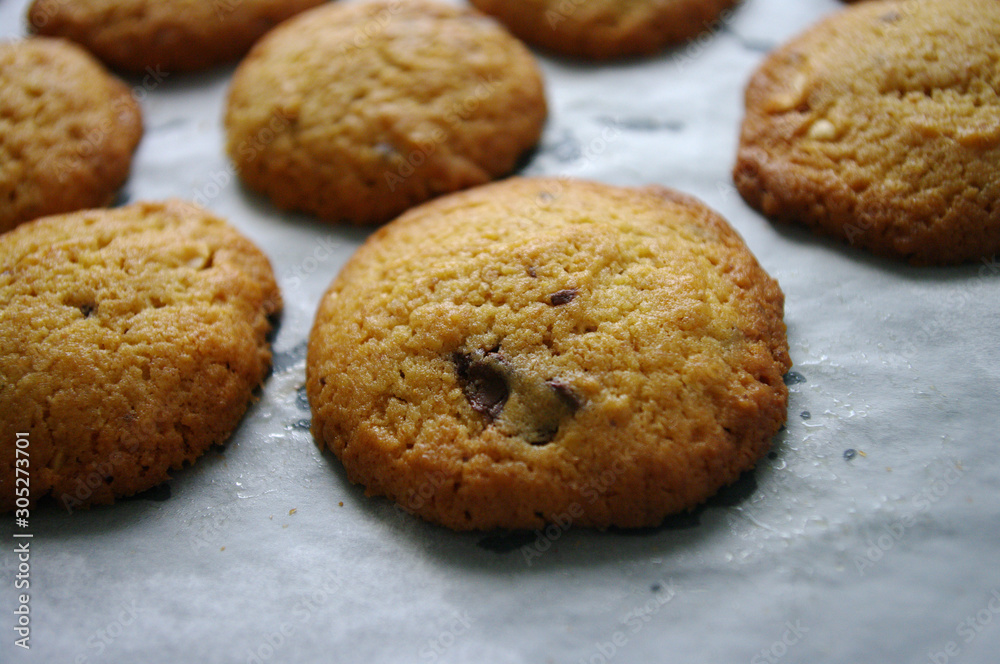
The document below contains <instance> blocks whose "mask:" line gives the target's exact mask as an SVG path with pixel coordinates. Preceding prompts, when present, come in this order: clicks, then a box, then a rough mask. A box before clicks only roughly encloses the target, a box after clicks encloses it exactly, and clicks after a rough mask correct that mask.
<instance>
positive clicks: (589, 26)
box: [471, 0, 737, 60]
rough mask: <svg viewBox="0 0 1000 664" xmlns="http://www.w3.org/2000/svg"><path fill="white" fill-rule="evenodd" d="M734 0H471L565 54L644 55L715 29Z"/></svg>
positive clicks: (538, 42)
mask: <svg viewBox="0 0 1000 664" xmlns="http://www.w3.org/2000/svg"><path fill="white" fill-rule="evenodd" d="M736 2H737V0H471V3H472V5H473V6H475V7H477V8H478V9H480V10H481V11H484V12H486V13H488V14H491V15H493V16H496V17H497V18H498V19H500V20H501V21H503V22H504V24H505V25H507V27H509V28H510V30H511V32H513V33H514V34H515V35H517V36H518V37H520V38H521V39H523V40H524V41H526V42H528V43H529V44H534V45H537V46H541V47H543V48H546V49H548V50H550V51H553V52H555V53H559V54H562V55H568V56H571V57H579V58H591V59H594V60H603V59H610V58H622V57H628V56H640V55H650V54H653V53H656V52H657V51H660V50H662V49H664V48H666V47H667V46H669V45H670V44H678V43H681V42H684V41H687V40H688V39H692V38H694V37H696V36H698V35H700V34H708V33H710V32H712V31H714V30H716V29H717V28H718V26H719V22H720V21H722V22H724V20H725V19H724V16H725V15H724V12H725V11H726V10H727V9H728V8H730V7H732V6H733V5H735V4H736Z"/></svg>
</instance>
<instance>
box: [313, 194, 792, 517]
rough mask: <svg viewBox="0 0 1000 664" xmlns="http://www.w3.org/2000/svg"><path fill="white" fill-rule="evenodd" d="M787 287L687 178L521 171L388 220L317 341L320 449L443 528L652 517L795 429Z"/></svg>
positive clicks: (346, 281)
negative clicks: (605, 180)
mask: <svg viewBox="0 0 1000 664" xmlns="http://www.w3.org/2000/svg"><path fill="white" fill-rule="evenodd" d="M782 312H783V296H782V293H781V290H780V289H779V287H778V285H777V283H776V282H775V281H774V280H773V279H771V278H770V277H769V276H768V275H767V274H766V273H765V272H764V270H763V269H762V268H761V267H760V266H759V265H758V263H757V261H756V260H755V259H754V257H753V256H752V255H751V254H750V252H749V250H748V249H747V248H746V246H745V245H744V243H743V241H742V240H741V239H740V238H739V236H738V235H737V234H736V233H735V232H734V231H733V230H732V229H731V228H730V227H729V225H728V224H727V223H726V222H725V221H724V220H722V219H721V218H720V217H719V216H718V215H716V214H715V213H714V212H712V211H711V210H709V209H708V208H707V207H705V206H704V205H703V204H701V203H700V202H698V201H697V200H695V199H693V198H691V197H688V196H685V195H682V194H678V193H676V192H673V191H671V190H668V189H663V188H659V187H647V188H642V189H629V188H619V187H612V186H608V185H601V184H596V183H588V182H581V181H573V180H559V179H530V178H529V179H511V180H507V181H504V182H500V183H495V184H491V185H486V186H484V187H479V188H476V189H472V190H469V191H466V192H461V193H457V194H452V195H450V196H447V197H444V198H441V199H438V200H436V201H432V202H430V203H427V204H424V205H422V206H420V207H418V208H415V209H413V210H411V211H409V212H407V213H406V214H404V215H403V216H401V217H400V218H399V219H397V220H395V221H393V222H391V223H390V224H388V225H387V226H385V227H383V228H381V229H379V230H378V231H377V232H376V233H374V234H373V235H372V236H371V238H370V239H369V240H368V241H367V242H366V243H365V244H364V245H363V246H362V247H361V248H360V249H359V250H358V252H357V253H356V254H355V255H354V256H353V257H352V258H351V259H350V261H349V262H348V263H347V264H346V265H345V267H344V268H343V270H342V272H341V273H340V274H339V275H338V277H337V278H336V279H335V281H334V282H333V284H332V285H331V286H330V289H329V290H328V292H327V293H326V295H325V296H324V298H323V300H322V302H321V304H320V308H319V311H318V313H317V316H316V320H315V323H314V326H313V329H312V332H311V335H310V340H309V349H308V357H307V381H306V382H307V391H308V395H309V400H310V403H311V407H312V411H313V420H312V430H313V434H314V436H315V438H316V440H317V441H318V442H319V443H320V444H322V445H325V446H327V447H329V448H330V449H331V450H332V451H333V452H334V454H336V455H337V456H338V457H339V458H340V460H341V461H342V462H343V464H344V466H345V468H346V469H347V473H348V477H349V478H350V479H351V480H352V481H354V482H360V483H362V484H364V486H365V487H366V489H367V491H368V493H369V494H375V495H385V496H388V497H389V498H391V499H393V500H395V501H397V502H398V503H399V504H400V505H401V506H402V507H404V508H405V509H407V510H409V511H412V512H414V513H416V514H419V515H420V516H422V517H424V518H426V519H428V520H430V521H434V522H436V523H440V524H443V525H445V526H448V527H451V528H454V529H459V530H466V529H489V528H497V527H501V528H537V527H540V526H542V525H544V524H545V523H546V522H551V521H555V520H561V519H565V518H566V515H569V516H570V518H571V520H572V521H573V523H575V524H576V525H586V526H596V527H606V526H612V525H616V526H623V527H639V526H653V525H656V524H658V523H660V522H661V521H662V519H663V518H664V517H665V516H666V515H668V514H671V513H674V512H678V511H682V510H685V509H689V508H692V507H694V506H696V505H697V504H699V503H700V502H702V501H703V500H705V499H706V498H708V497H709V496H711V495H712V494H713V493H714V492H715V491H716V490H718V489H719V488H720V487H721V486H723V485H725V484H727V483H729V482H731V481H733V480H735V479H736V478H737V477H738V476H739V474H740V473H741V472H743V471H745V470H747V469H749V468H752V467H753V466H754V464H755V463H756V461H757V460H758V459H759V458H760V456H761V455H762V454H764V453H765V452H766V450H767V449H768V447H769V446H770V441H771V438H772V436H773V435H774V434H775V432H777V431H778V429H779V428H780V426H781V424H782V423H783V422H784V419H785V410H786V400H787V388H786V387H785V385H784V382H783V381H782V376H783V374H784V373H785V372H786V371H787V370H788V368H789V366H790V361H789V358H788V347H787V341H786V337H785V326H784V322H783V319H782V317H783V313H782Z"/></svg>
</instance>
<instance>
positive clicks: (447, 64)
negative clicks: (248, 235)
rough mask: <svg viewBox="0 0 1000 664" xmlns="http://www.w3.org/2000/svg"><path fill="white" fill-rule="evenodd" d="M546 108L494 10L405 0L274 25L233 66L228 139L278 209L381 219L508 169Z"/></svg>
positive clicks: (532, 67)
mask: <svg viewBox="0 0 1000 664" xmlns="http://www.w3.org/2000/svg"><path fill="white" fill-rule="evenodd" d="M545 117H546V103H545V94H544V89H543V82H542V77H541V73H540V71H539V69H538V66H537V64H536V62H535V59H534V57H533V56H532V55H531V53H530V52H529V51H528V50H527V48H525V47H524V45H522V44H521V43H520V42H519V41H517V40H516V39H514V38H513V37H512V36H510V35H509V34H508V33H507V32H506V31H505V30H504V29H502V28H501V27H500V26H498V25H497V24H496V22H495V21H494V20H493V19H491V18H488V17H486V16H483V15H482V14H479V13H478V12H475V11H473V10H464V9H459V8H456V7H452V6H449V5H444V4H440V3H437V2H431V1H428V0H415V1H412V2H403V3H401V2H397V1H395V0H386V1H376V2H364V3H354V4H343V5H342V4H339V3H336V4H331V5H327V6H323V7H318V8H316V9H313V10H310V11H308V12H306V13H303V14H302V15H300V16H297V17H296V18H294V19H292V20H290V21H288V22H286V23H285V24H283V25H281V26H279V27H278V28H276V29H275V30H274V31H272V32H271V33H270V34H268V35H267V36H266V37H265V38H264V39H262V40H261V41H260V42H259V43H258V44H257V46H255V47H254V49H253V50H252V51H251V52H250V54H249V55H248V56H247V57H246V59H245V60H244V61H243V62H242V63H241V64H240V66H239V68H238V69H237V71H236V74H235V76H234V78H233V83H232V87H231V90H230V94H229V102H228V107H227V109H226V119H225V122H226V131H227V149H228V152H229V155H230V157H231V158H232V159H233V161H234V162H235V164H236V166H237V168H238V170H239V174H240V176H241V177H242V179H243V181H244V182H245V183H246V184H247V185H248V186H250V187H251V188H253V189H255V190H257V191H260V192H262V193H264V194H266V195H268V196H269V197H270V198H271V200H272V201H273V202H274V203H275V204H276V205H277V206H279V207H282V208H287V209H292V210H299V211H303V212H308V213H311V214H314V215H317V216H319V217H321V218H322V219H325V220H328V221H346V222H349V223H355V224H373V223H381V222H384V221H387V220H389V219H391V218H392V217H394V216H396V215H397V214H399V213H400V212H402V211H403V210H405V209H407V208H408V207H411V206H413V205H415V204H417V203H420V202H422V201H425V200H427V199H429V198H432V197H434V196H437V195H440V194H444V193H448V192H451V191H455V190H458V189H463V188H466V187H470V186H473V185H478V184H483V183H485V182H487V181H489V180H491V179H493V178H496V177H498V176H501V175H504V174H506V173H509V172H510V171H511V170H512V169H513V168H514V167H515V165H516V164H517V162H518V159H519V158H520V157H521V156H522V155H523V154H525V153H526V152H527V151H528V150H530V149H531V148H532V147H533V146H534V145H535V144H536V143H537V141H538V139H539V136H540V134H541V131H542V126H543V124H544V122H545Z"/></svg>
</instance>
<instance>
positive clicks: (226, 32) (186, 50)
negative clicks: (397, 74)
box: [28, 0, 323, 76]
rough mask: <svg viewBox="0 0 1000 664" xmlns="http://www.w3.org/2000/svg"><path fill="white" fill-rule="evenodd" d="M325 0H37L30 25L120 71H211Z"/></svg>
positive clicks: (29, 12)
mask: <svg viewBox="0 0 1000 664" xmlns="http://www.w3.org/2000/svg"><path fill="white" fill-rule="evenodd" d="M322 2H323V0H212V2H190V1H189V0H73V2H67V0H34V2H32V3H31V6H30V7H29V8H28V25H29V27H30V28H31V29H32V30H34V31H35V32H36V33H38V34H40V35H50V36H56V37H65V38H66V39H72V40H73V41H75V42H77V43H79V44H82V45H83V46H84V47H86V48H87V49H88V50H89V51H91V52H92V53H94V55H96V56H97V57H98V58H100V59H101V60H103V61H104V62H106V63H107V64H108V65H109V66H111V67H113V68H115V69H120V70H122V71H131V72H144V71H146V70H150V71H154V72H157V73H159V74H160V75H161V76H164V75H169V74H171V73H173V72H181V71H194V70H199V69H206V68H208V67H212V66H214V65H217V64H221V63H223V62H227V61H229V60H234V59H236V58H238V57H240V56H241V55H243V54H244V53H246V52H247V51H248V50H249V49H250V47H251V46H252V45H253V43H254V42H255V41H257V40H258V39H259V38H260V36H261V35H263V34H264V33H265V32H267V31H268V30H270V29H271V28H272V27H274V26H275V25H277V24H278V23H280V22H281V21H284V20H285V19H287V18H288V17H290V16H293V15H294V14H297V13H299V12H301V11H303V10H304V9H308V8H310V7H315V6H316V5H319V4H321V3H322Z"/></svg>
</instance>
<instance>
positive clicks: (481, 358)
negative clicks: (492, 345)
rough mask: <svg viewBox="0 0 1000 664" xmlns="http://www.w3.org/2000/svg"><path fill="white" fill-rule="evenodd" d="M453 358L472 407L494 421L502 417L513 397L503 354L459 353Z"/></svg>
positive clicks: (463, 390)
mask: <svg viewBox="0 0 1000 664" xmlns="http://www.w3.org/2000/svg"><path fill="white" fill-rule="evenodd" d="M452 360H453V361H454V363H455V369H456V370H457V372H458V378H459V380H461V382H462V392H463V393H464V394H465V398H466V399H467V400H468V402H469V405H470V406H472V409H473V410H474V411H476V412H477V413H482V414H483V415H486V416H487V417H489V418H490V419H491V420H495V419H496V418H497V417H499V416H500V411H502V410H503V407H504V404H506V403H507V398H508V397H509V396H510V388H509V387H508V386H507V380H506V379H505V378H504V373H503V370H502V362H503V360H502V359H501V358H500V355H499V353H497V352H496V351H493V352H486V353H482V352H478V353H474V354H472V355H464V354H462V353H455V355H454V356H453V358H452Z"/></svg>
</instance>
